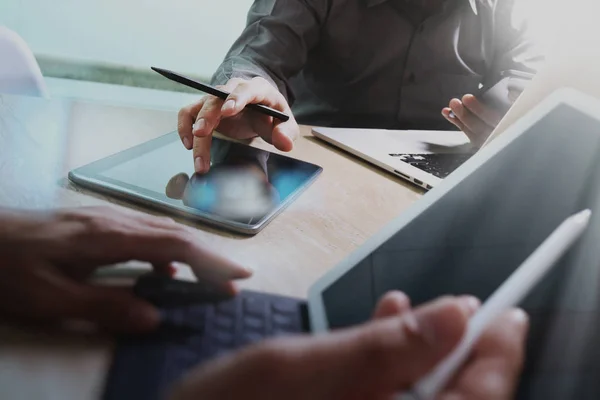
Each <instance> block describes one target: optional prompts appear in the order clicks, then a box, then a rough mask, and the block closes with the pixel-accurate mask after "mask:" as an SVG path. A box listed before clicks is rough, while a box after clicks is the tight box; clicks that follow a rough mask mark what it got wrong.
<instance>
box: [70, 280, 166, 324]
mask: <svg viewBox="0 0 600 400" xmlns="http://www.w3.org/2000/svg"><path fill="white" fill-rule="evenodd" d="M71 300H72V301H71V302H70V306H69V309H68V310H67V313H66V314H67V316H68V317H74V318H80V319H84V320H86V321H90V322H94V323H96V324H97V325H98V326H99V327H101V328H103V329H106V330H109V331H114V332H128V333H138V332H148V331H151V330H153V329H156V328H157V327H158V325H159V324H160V315H159V313H158V310H157V309H156V308H155V307H154V306H152V305H151V304H150V303H147V302H145V301H143V300H141V299H139V298H137V297H135V296H134V295H133V294H131V293H127V292H125V291H123V290H117V289H114V288H109V287H95V286H88V285H81V286H79V287H74V288H73V290H72V296H71Z"/></svg>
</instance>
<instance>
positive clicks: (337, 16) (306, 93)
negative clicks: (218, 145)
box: [212, 0, 543, 129]
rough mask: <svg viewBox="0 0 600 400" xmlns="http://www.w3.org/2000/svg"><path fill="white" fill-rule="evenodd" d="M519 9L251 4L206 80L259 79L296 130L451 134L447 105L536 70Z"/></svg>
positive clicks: (474, 2) (351, 1)
mask: <svg viewBox="0 0 600 400" xmlns="http://www.w3.org/2000/svg"><path fill="white" fill-rule="evenodd" d="M515 1H518V0H430V1H427V0H256V1H255V2H254V4H253V5H252V7H251V9H250V12H249V14H248V24H247V26H246V28H245V29H244V31H243V33H242V34H241V36H240V38H239V39H238V40H237V41H236V42H235V43H234V45H233V46H232V48H231V49H230V51H229V52H228V54H227V55H226V57H225V60H224V61H223V63H222V64H221V66H220V67H219V68H218V70H217V71H216V73H215V75H214V76H213V79H212V81H213V83H214V84H224V83H226V82H227V81H228V80H229V79H230V78H233V77H242V78H252V77H256V76H261V77H264V78H265V79H267V80H268V81H270V82H271V83H272V84H273V85H275V86H276V87H277V88H278V89H279V90H280V91H281V92H282V93H283V94H284V95H285V96H286V97H287V99H288V101H289V102H290V104H292V110H293V112H294V115H295V116H296V118H297V120H298V122H299V123H303V124H309V125H320V126H334V127H372V128H390V129H392V128H393V129H452V128H450V125H449V124H448V122H447V121H445V120H444V119H443V117H442V116H441V109H442V108H443V107H446V106H447V104H448V102H449V101H450V99H452V98H454V97H458V98H460V97H461V96H462V95H464V94H466V93H473V92H474V91H475V90H476V89H477V88H478V87H479V85H480V84H485V83H487V82H493V81H495V80H496V79H497V77H498V76H499V75H500V73H501V72H502V71H505V70H510V69H513V70H520V71H526V72H535V70H536V69H537V67H538V66H539V63H540V62H541V61H542V60H543V58H542V56H541V54H540V53H539V52H538V51H537V49H536V47H535V46H534V43H533V42H532V40H531V39H530V37H529V30H528V27H527V25H526V24H525V23H524V22H523V21H519V20H518V19H517V18H516V15H515V12H514V11H515V7H514V5H513V3H514V2H515Z"/></svg>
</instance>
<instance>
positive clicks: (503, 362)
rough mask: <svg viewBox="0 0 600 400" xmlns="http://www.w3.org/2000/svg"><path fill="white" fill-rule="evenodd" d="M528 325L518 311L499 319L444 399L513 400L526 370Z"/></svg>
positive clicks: (523, 313)
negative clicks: (525, 357)
mask: <svg viewBox="0 0 600 400" xmlns="http://www.w3.org/2000/svg"><path fill="white" fill-rule="evenodd" d="M528 325H529V323H528V317H527V314H525V312H523V311H522V310H518V309H514V310H511V311H508V312H506V313H504V314H503V315H502V316H500V317H499V318H497V319H496V320H495V321H494V322H493V323H492V324H491V325H490V326H489V327H488V328H487V329H486V331H485V333H484V334H483V335H482V336H481V338H480V340H479V341H478V342H477V345H476V346H475V348H474V349H473V354H472V356H471V359H470V361H469V362H468V363H467V365H465V367H464V368H463V369H462V370H461V372H460V373H459V374H458V375H457V376H456V378H455V379H454V380H453V382H452V383H451V384H450V386H449V388H448V390H446V391H445V392H444V395H443V396H442V399H443V400H450V399H457V398H458V399H464V400H471V399H472V400H475V399H490V400H494V399H497V400H507V399H512V398H513V394H514V391H515V389H516V386H517V383H518V380H519V375H520V372H521V369H522V367H523V362H524V354H525V337H526V335H527V330H528Z"/></svg>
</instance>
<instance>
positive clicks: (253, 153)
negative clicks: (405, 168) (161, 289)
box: [69, 132, 322, 234]
mask: <svg viewBox="0 0 600 400" xmlns="http://www.w3.org/2000/svg"><path fill="white" fill-rule="evenodd" d="M321 171H322V168H321V167H319V166H317V165H314V164H310V163H307V162H304V161H300V160H296V159H294V158H290V157H286V156H282V155H279V154H275V153H270V152H268V151H264V150H260V149H256V148H254V147H250V146H246V145H243V144H238V143H234V142H231V141H229V140H225V139H220V138H217V137H214V138H213V140H212V146H211V168H210V171H209V172H208V173H206V174H196V173H194V165H193V160H192V155H191V152H190V151H188V150H186V149H185V148H184V147H183V145H182V144H181V141H180V139H179V136H178V134H177V132H171V133H168V134H166V135H164V136H161V137H159V138H157V139H154V140H151V141H149V142H146V143H143V144H141V145H138V146H135V147H133V148H130V149H128V150H125V151H122V152H120V153H117V154H115V155H112V156H110V157H107V158H104V159H102V160H99V161H96V162H93V163H91V164H88V165H86V166H83V167H81V168H77V169H75V170H73V171H71V172H70V173H69V179H70V180H71V181H73V182H74V183H76V184H79V185H81V186H85V187H87V188H89V189H92V190H96V191H100V192H104V193H108V194H111V195H114V196H117V197H119V198H121V199H125V200H129V201H132V202H135V203H139V204H143V205H147V206H151V207H154V208H159V209H161V210H164V211H166V212H169V213H174V214H177V215H181V216H184V217H189V218H192V219H194V220H198V221H202V222H205V223H209V224H211V225H215V226H218V227H221V228H226V229H229V230H232V231H235V232H239V233H245V234H255V233H257V232H259V231H260V230H261V229H262V228H264V227H265V225H266V224H267V223H269V222H270V221H271V220H272V219H273V218H274V217H275V216H276V215H277V214H278V213H279V212H281V211H282V210H283V209H284V208H285V207H286V206H287V205H288V204H290V202H292V201H293V200H294V198H295V197H296V196H298V195H299V194H300V193H301V192H302V191H303V190H304V189H306V187H307V186H308V185H310V183H311V182H313V181H314V180H315V179H316V178H317V176H318V175H319V174H320V173H321Z"/></svg>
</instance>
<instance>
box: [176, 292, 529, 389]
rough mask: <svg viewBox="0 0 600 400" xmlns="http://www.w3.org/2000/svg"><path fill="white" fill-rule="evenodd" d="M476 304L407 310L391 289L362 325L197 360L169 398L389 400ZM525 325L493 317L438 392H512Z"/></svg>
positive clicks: (443, 346) (458, 331)
mask: <svg viewBox="0 0 600 400" xmlns="http://www.w3.org/2000/svg"><path fill="white" fill-rule="evenodd" d="M477 307H478V302H477V300H476V299H474V298H472V297H459V298H450V297H448V298H442V299H439V300H437V301H434V302H431V303H429V304H426V305H423V306H421V307H418V308H416V309H414V310H411V307H410V304H409V300H408V298H407V297H406V296H405V295H403V294H402V293H398V292H396V293H390V294H389V295H388V296H386V297H385V298H384V299H383V300H382V301H381V302H380V304H379V306H378V307H377V311H376V312H375V320H374V321H372V322H369V323H367V324H364V325H362V326H358V327H355V328H350V329H343V330H338V331H334V332H332V333H328V334H323V335H316V336H299V337H288V338H282V339H275V340H271V341H266V342H264V343H261V344H258V345H255V346H252V347H249V348H246V349H243V350H242V351H240V352H238V353H233V354H230V355H226V356H224V357H222V358H220V359H217V360H215V361H213V362H211V363H207V364H204V365H203V366H201V367H199V368H197V369H196V370H195V371H193V372H191V373H190V374H189V375H188V376H187V377H186V379H184V380H183V381H182V382H181V383H180V384H179V385H178V386H177V387H176V388H175V390H174V392H173V396H172V400H188V399H196V398H198V397H199V396H201V397H202V398H211V399H220V398H223V399H232V400H235V399H242V398H243V399H257V400H258V399H261V400H267V399H288V400H295V399H298V400H300V399H302V400H306V399H310V400H336V399H340V400H351V399H374V400H377V399H391V398H392V396H393V395H394V394H395V393H397V392H399V391H406V390H408V389H409V388H410V387H411V386H412V385H413V384H414V383H415V382H416V381H418V380H419V379H420V378H421V377H423V376H424V375H425V374H426V373H428V372H429V371H430V370H431V369H432V368H433V367H434V366H435V365H436V364H437V363H438V362H440V361H441V360H442V359H443V358H444V357H445V356H446V355H448V354H449V353H450V352H451V351H452V349H453V348H454V347H455V346H456V345H457V344H458V342H459V340H460V339H461V337H462V336H463V334H464V333H465V329H466V325H467V321H468V319H469V318H470V316H471V315H472V314H473V313H474V312H475V310H476V308H477ZM526 331H527V317H526V315H525V314H524V313H523V312H522V311H520V310H519V311H518V310H512V311H509V312H507V313H506V314H504V315H503V316H502V317H500V318H498V319H497V320H496V321H495V322H494V323H493V325H492V326H490V327H489V328H488V330H487V331H486V333H485V334H484V335H483V336H482V338H481V339H480V341H479V343H478V344H477V346H476V348H475V349H474V351H473V356H472V357H471V359H469V361H468V363H467V364H466V365H465V366H464V368H462V370H461V371H459V373H458V374H457V376H456V377H455V379H454V380H453V382H451V383H450V385H449V387H448V388H446V390H445V391H444V392H443V393H442V394H441V395H440V397H439V399H440V400H450V399H452V400H456V399H461V400H476V399H477V400H478V399H485V400H508V399H510V398H512V396H513V392H514V390H515V386H516V383H517V381H518V376H519V373H520V371H521V366H522V362H523V350H524V348H523V347H524V346H523V345H524V338H525V335H526Z"/></svg>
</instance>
